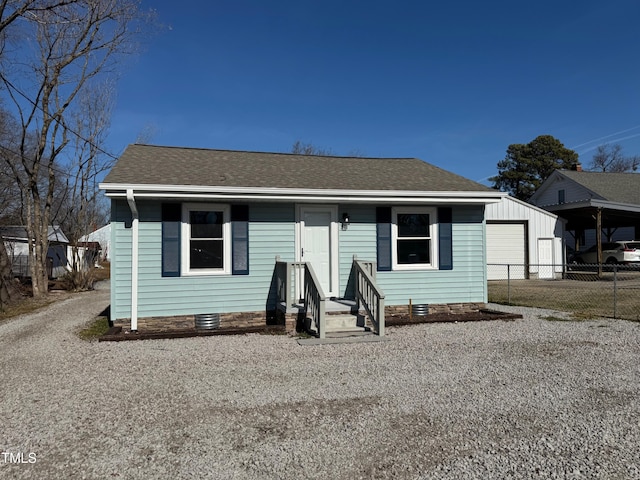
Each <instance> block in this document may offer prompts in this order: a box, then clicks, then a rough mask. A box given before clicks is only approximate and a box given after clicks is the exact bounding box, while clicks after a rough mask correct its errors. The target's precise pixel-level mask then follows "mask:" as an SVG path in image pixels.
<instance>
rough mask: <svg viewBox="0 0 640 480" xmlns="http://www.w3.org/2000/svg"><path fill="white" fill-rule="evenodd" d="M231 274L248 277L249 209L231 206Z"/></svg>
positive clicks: (242, 206) (241, 206)
mask: <svg viewBox="0 0 640 480" xmlns="http://www.w3.org/2000/svg"><path fill="white" fill-rule="evenodd" d="M231 273H232V274H233V275H249V207H248V206H247V205H232V206H231Z"/></svg>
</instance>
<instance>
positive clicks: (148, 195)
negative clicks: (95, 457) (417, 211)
mask: <svg viewBox="0 0 640 480" xmlns="http://www.w3.org/2000/svg"><path fill="white" fill-rule="evenodd" d="M100 189H102V190H105V194H106V196H107V197H109V198H115V199H118V198H121V199H126V198H127V190H132V191H133V192H134V194H135V197H136V198H137V199H156V200H163V199H166V200H185V201H190V200H216V201H221V200H223V201H255V202H297V203H305V202H306V203H309V202H313V203H317V202H341V203H377V204H379V203H380V202H381V201H384V202H386V203H412V204H437V203H459V204H484V205H486V204H490V203H497V202H499V201H500V200H501V199H502V198H503V197H504V196H506V194H505V193H503V192H498V191H495V192H494V191H490V190H488V191H486V192H485V191H447V192H435V191H403V190H331V189H302V188H265V187H256V188H253V187H209V186H200V185H197V186H193V185H148V184H117V183H101V184H100Z"/></svg>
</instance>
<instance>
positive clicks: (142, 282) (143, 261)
mask: <svg viewBox="0 0 640 480" xmlns="http://www.w3.org/2000/svg"><path fill="white" fill-rule="evenodd" d="M138 209H139V212H140V230H139V239H140V249H139V267H138V268H139V272H138V275H139V277H138V278H139V280H138V285H139V288H138V316H139V317H151V316H172V315H191V314H194V313H216V312H220V313H232V312H243V311H264V310H266V309H270V308H275V296H274V292H273V291H272V277H273V271H274V266H275V257H276V255H280V256H281V258H282V259H283V260H287V261H293V259H294V226H295V222H294V207H293V205H286V204H269V205H268V204H257V205H251V206H250V207H249V241H250V245H249V271H250V274H249V275H211V276H192V277H162V275H161V269H160V266H161V258H162V243H161V229H162V225H161V222H160V220H161V218H160V213H161V206H160V204H159V203H151V202H138ZM113 211H114V214H113V217H114V220H115V222H114V224H113V225H114V227H113V232H115V233H114V240H115V242H114V244H115V256H116V257H117V258H118V260H117V261H116V263H115V270H114V272H113V273H114V278H115V282H113V284H112V285H113V287H114V288H113V291H112V292H113V293H112V318H114V319H117V318H129V317H130V316H131V311H130V309H131V295H130V285H131V283H130V282H131V233H130V232H131V230H130V229H127V228H125V222H126V220H127V212H128V206H127V204H126V203H124V202H117V201H116V202H114V208H113ZM128 216H129V218H130V213H129V214H128ZM269 304H271V305H269Z"/></svg>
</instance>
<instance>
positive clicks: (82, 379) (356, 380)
mask: <svg viewBox="0 0 640 480" xmlns="http://www.w3.org/2000/svg"><path fill="white" fill-rule="evenodd" d="M108 302H109V292H108V291H106V290H99V291H94V292H88V293H83V294H78V295H76V296H73V297H72V298H70V299H67V300H64V301H61V302H59V303H57V304H54V305H53V306H51V307H49V308H48V309H47V310H45V311H42V312H39V313H36V314H32V315H28V316H23V317H20V318H16V319H14V320H11V321H8V322H5V323H3V324H0V361H1V363H0V365H1V368H0V388H1V390H0V414H1V420H2V423H1V424H0V425H1V426H0V452H2V453H0V477H2V478H39V479H56V478H74V479H76V478H91V479H94V478H95V479H106V478H123V479H125V478H126V479H137V478H153V479H164V478H167V479H180V478H194V479H202V478H220V479H227V478H259V479H261V478H265V479H271V478H273V479H276V478H277V479H280V478H284V479H299V478H326V479H354V478H367V479H368V478H450V479H470V478H478V479H488V478H496V479H498V478H500V479H502V478H541V479H548V478H576V479H578V478H589V479H591V478H605V479H611V478H615V479H627V478H628V479H631V478H635V479H637V478H640V460H639V459H638V458H639V455H638V452H640V402H639V401H638V398H639V394H640V367H639V360H640V324H637V323H631V322H626V321H607V320H597V321H583V322H560V321H548V320H543V319H541V318H540V316H541V315H548V312H547V313H544V312H541V311H539V310H538V311H533V310H527V311H526V312H525V318H524V319H523V320H516V321H508V322H503V321H494V322H478V323H460V324H424V325H417V326H407V327H396V328H388V337H389V339H390V341H389V342H381V343H375V344H371V343H368V344H350V345H324V346H315V347H301V346H299V345H298V344H297V343H296V342H295V340H294V339H292V338H290V337H286V336H263V335H255V334H254V335H246V336H234V337H228V336H221V337H202V338H189V339H174V340H152V341H143V342H121V343H95V342H94V343H88V342H84V341H82V340H80V339H79V338H78V337H76V335H75V331H76V330H77V329H78V327H79V326H81V325H82V324H83V323H85V322H86V321H87V320H88V319H90V318H92V317H93V316H95V315H96V314H98V313H99V312H100V311H101V310H103V309H104V308H105V307H106V306H107V305H108ZM511 310H513V309H511ZM20 454H21V455H20ZM17 459H20V460H21V461H22V462H24V463H17V464H16V463H14V462H15V461H16V460H17ZM32 460H33V461H32Z"/></svg>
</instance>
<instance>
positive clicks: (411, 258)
mask: <svg viewBox="0 0 640 480" xmlns="http://www.w3.org/2000/svg"><path fill="white" fill-rule="evenodd" d="M430 245H431V241H430V240H398V264H405V265H406V264H411V263H431V252H430Z"/></svg>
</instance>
